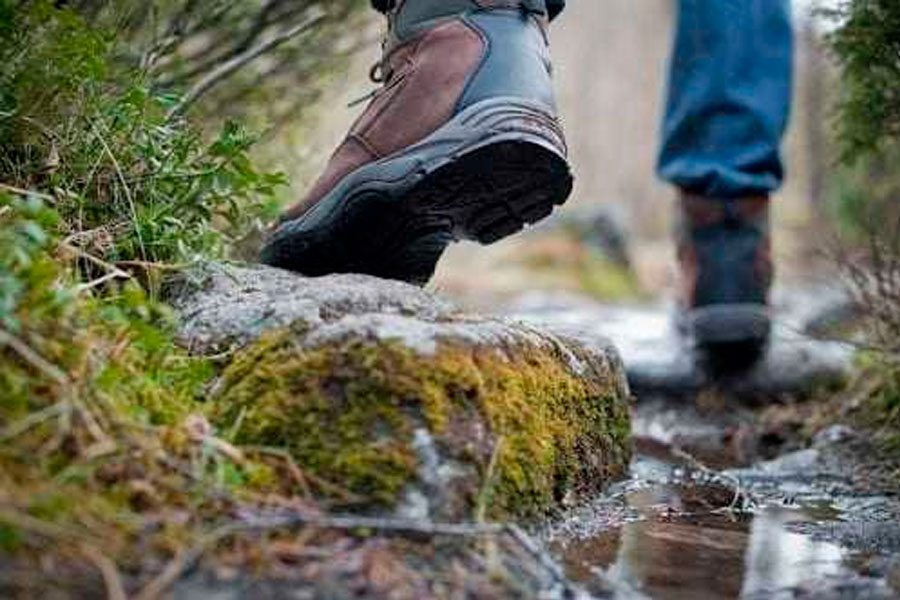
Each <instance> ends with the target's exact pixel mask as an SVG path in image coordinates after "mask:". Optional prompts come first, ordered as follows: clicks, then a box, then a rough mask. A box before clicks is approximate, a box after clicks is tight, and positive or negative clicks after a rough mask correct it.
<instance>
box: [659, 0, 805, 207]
mask: <svg viewBox="0 0 900 600" xmlns="http://www.w3.org/2000/svg"><path fill="white" fill-rule="evenodd" d="M679 5H680V6H679V16H678V32H677V35H676V40H675V48H674V52H673V55H672V58H671V62H670V72H669V91H668V100H667V106H666V113H665V119H664V121H663V127H662V148H661V150H660V154H659V166H658V168H659V174H660V175H661V176H662V177H663V178H664V179H666V180H668V181H670V182H672V183H673V184H675V185H677V186H679V187H681V188H684V189H686V190H688V191H691V192H694V193H697V194H701V195H704V196H709V197H716V198H734V197H741V196H758V195H766V194H769V193H770V192H772V191H774V190H776V189H777V188H778V187H779V186H780V185H781V182H782V180H783V178H784V168H783V165H782V161H781V152H780V146H781V139H782V137H783V135H784V131H785V128H786V126H787V121H788V115H789V112H790V104H791V91H792V75H793V69H792V67H793V64H792V63H793V34H792V29H791V8H790V0H680V2H679Z"/></svg>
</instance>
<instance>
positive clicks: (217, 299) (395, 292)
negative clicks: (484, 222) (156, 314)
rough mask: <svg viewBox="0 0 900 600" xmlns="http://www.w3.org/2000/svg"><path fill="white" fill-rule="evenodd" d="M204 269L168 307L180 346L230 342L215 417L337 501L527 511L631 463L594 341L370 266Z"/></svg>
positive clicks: (545, 508) (425, 511) (595, 485)
mask: <svg viewBox="0 0 900 600" xmlns="http://www.w3.org/2000/svg"><path fill="white" fill-rule="evenodd" d="M205 277H206V279H205V280H204V281H203V283H202V284H201V285H198V286H194V287H193V288H192V290H193V291H189V292H188V293H187V294H186V295H183V296H182V297H181V298H179V299H177V301H176V305H177V306H178V307H179V310H180V311H181V313H182V316H183V318H184V323H185V328H184V332H185V333H186V335H185V340H184V341H185V343H187V344H188V345H191V346H193V347H202V348H205V349H207V350H209V351H211V350H212V349H218V350H221V348H222V346H223V344H227V343H237V344H239V350H238V351H237V352H236V353H235V355H234V357H233V359H232V360H231V362H230V364H229V366H228V367H227V368H226V369H225V371H224V373H223V375H222V377H221V379H220V381H219V384H218V385H217V386H216V388H215V390H214V391H213V394H212V397H211V400H210V403H209V404H210V416H211V418H212V420H213V421H214V422H215V423H216V425H217V426H218V428H219V430H220V431H221V432H228V435H229V436H230V437H229V440H230V441H232V442H233V443H236V444H238V445H239V446H266V447H275V448H279V449H283V450H287V451H288V452H289V453H290V455H291V456H292V457H293V459H294V460H295V462H296V463H297V465H298V467H299V468H300V470H301V471H303V472H305V473H307V474H308V475H309V476H311V477H312V478H314V479H315V480H316V481H324V482H327V483H328V485H327V486H325V487H324V488H322V489H324V490H325V491H326V495H330V496H332V497H331V498H330V499H331V500H333V501H334V502H337V503H345V504H352V505H354V506H353V507H354V508H356V509H360V510H367V511H369V510H375V511H393V512H395V513H397V514H401V515H404V516H408V517H418V518H424V517H430V518H441V519H470V518H474V517H481V516H484V517H489V518H494V519H505V518H510V517H535V516H540V515H544V514H547V513H548V512H549V511H552V510H553V509H554V508H557V507H560V506H562V505H564V504H566V503H569V502H575V501H577V500H579V499H581V498H586V497H589V496H591V495H594V494H596V493H598V492H600V491H601V490H602V489H603V488H604V486H605V485H607V484H608V483H609V482H611V481H612V480H614V479H616V478H617V477H619V476H621V475H622V474H623V473H624V471H625V469H626V467H627V464H628V461H629V458H630V447H629V440H628V436H629V419H628V406H627V403H628V397H629V394H628V389H627V384H626V383H625V381H624V377H623V374H622V368H621V365H620V363H619V361H618V358H617V356H616V354H615V352H614V351H613V350H612V349H611V348H609V347H608V346H604V347H602V348H593V349H590V350H589V349H586V348H585V347H583V346H580V345H578V344H577V343H574V342H571V341H568V340H566V339H563V338H559V337H555V336H552V335H549V334H546V333H543V332H540V331H538V330H535V329H534V328H531V327H527V326H524V325H521V324H518V323H515V322H511V321H504V320H498V319H489V318H483V317H477V316H472V315H462V314H459V313H457V312H456V311H455V309H453V308H452V306H450V305H449V304H447V303H446V302H444V301H442V300H439V299H437V298H435V297H434V296H432V295H431V294H428V293H427V292H424V291H422V290H419V289H418V288H414V287H410V286H406V285H404V284H398V283H394V282H384V281H381V280H377V279H373V278H367V277H361V276H333V277H328V278H322V279H317V280H311V279H304V278H301V277H297V276H294V275H291V274H286V273H283V272H281V271H276V270H273V269H267V268H263V267H254V268H248V267H238V266H217V267H215V268H213V269H212V270H211V271H207V273H206V276H205ZM285 278H289V279H287V280H286V279H285ZM286 281H289V282H290V283H289V284H285V282H286ZM286 285H288V286H289V289H290V293H291V294H292V296H291V297H290V298H289V299H285V298H282V297H281V295H282V294H284V293H286V292H285V289H286V287H285V286H286ZM242 290H243V292H242ZM248 297H249V298H252V299H253V301H252V302H248V301H247V300H248ZM223 299H229V301H228V302H224V301H223ZM260 303H262V304H265V305H267V306H268V313H267V314H268V316H267V322H268V323H269V324H270V325H268V326H266V325H263V326H260V325H259V320H260V314H262V313H260V306H259V305H260ZM326 303H327V305H328V306H327V307H325V304H326ZM317 306H318V310H316V309H315V308H316V307H317ZM298 309H302V310H298ZM323 314H327V315H328V317H327V318H323V317H322V315H323ZM217 319H223V320H222V321H221V324H220V325H219V326H216V321H217ZM245 328H249V329H250V330H251V332H247V331H245V330H244V329H245ZM198 332H199V335H200V336H201V337H202V341H197V338H192V337H191V336H192V335H198ZM251 339H252V341H246V340H251ZM329 490H331V491H330V492H329Z"/></svg>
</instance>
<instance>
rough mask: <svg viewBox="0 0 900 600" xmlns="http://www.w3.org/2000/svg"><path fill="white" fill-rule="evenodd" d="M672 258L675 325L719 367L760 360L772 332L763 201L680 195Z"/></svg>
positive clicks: (766, 202) (769, 263)
mask: <svg viewBox="0 0 900 600" xmlns="http://www.w3.org/2000/svg"><path fill="white" fill-rule="evenodd" d="M678 261H679V264H680V268H681V290H680V291H681V294H680V304H681V311H680V314H681V317H682V318H681V323H680V324H681V325H682V329H683V330H685V331H686V333H688V334H689V335H691V336H692V337H693V339H694V340H695V342H696V344H697V347H698V348H699V349H701V350H702V351H705V352H706V353H707V355H708V358H710V359H711V360H712V361H715V362H716V363H718V364H720V365H723V366H726V367H727V366H734V367H741V366H747V365H748V364H749V363H752V362H753V361H755V359H757V358H759V356H761V354H762V352H763V350H764V349H765V346H766V343H767V342H768V338H769V332H770V329H771V326H770V316H769V291H770V289H771V286H772V279H773V267H772V256H771V239H770V237H769V200H768V198H765V197H759V198H743V199H734V200H722V199H711V198H704V197H701V196H696V195H691V194H688V193H683V194H682V196H681V219H680V227H679V239H678Z"/></svg>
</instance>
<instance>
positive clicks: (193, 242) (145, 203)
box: [0, 0, 285, 262]
mask: <svg viewBox="0 0 900 600" xmlns="http://www.w3.org/2000/svg"><path fill="white" fill-rule="evenodd" d="M3 2H4V3H5V4H4V8H5V10H4V13H5V14H6V16H7V19H9V20H10V21H11V24H12V29H13V30H14V31H15V32H16V33H15V34H14V35H13V36H11V37H10V38H8V39H4V40H3V41H2V42H0V60H2V63H0V90H2V92H0V181H2V182H3V183H6V184H8V185H13V186H16V187H19V188H26V189H40V190H42V191H45V192H46V193H48V194H49V195H50V196H52V197H54V198H55V199H56V203H57V209H58V212H59V214H60V215H61V217H62V224H61V227H62V232H63V233H64V234H65V236H66V240H67V243H69V244H73V245H77V246H79V247H80V248H83V249H84V250H86V251H87V252H89V253H91V255H92V256H94V257H96V258H102V259H104V260H110V261H149V262H184V261H189V260H194V259H196V258H198V257H199V256H207V257H208V256H221V255H222V254H223V253H224V251H225V248H226V246H227V244H228V243H229V242H232V241H234V240H235V239H237V238H239V237H241V236H242V235H243V234H245V233H246V232H247V231H248V230H249V229H250V228H252V227H254V226H255V227H257V228H258V227H259V225H258V223H257V222H256V221H257V220H259V219H262V218H263V217H267V216H271V215H272V213H273V211H274V208H275V202H274V193H275V190H276V188H277V187H278V186H280V185H282V184H284V183H285V181H284V178H283V176H281V175H278V174H268V173H261V172H259V171H258V170H256V169H255V168H254V166H253V165H252V163H251V161H250V159H249V155H248V152H249V150H250V148H251V146H252V144H253V143H254V141H255V139H254V137H253V136H251V135H249V134H248V133H247V132H246V131H245V130H244V129H243V128H242V127H240V126H239V125H237V124H234V123H226V125H225V126H224V127H223V128H222V131H221V132H220V133H219V135H218V136H216V137H215V139H213V140H212V141H211V142H209V143H207V142H205V141H204V140H203V138H202V136H201V135H200V133H199V132H198V131H197V130H196V129H195V128H194V127H192V126H191V125H190V124H189V123H187V122H186V121H184V120H181V119H175V118H170V117H169V116H168V115H167V108H168V107H169V106H170V105H171V103H172V102H173V98H172V97H170V96H166V95H162V94H159V93H154V92H152V91H151V90H150V89H149V88H148V82H147V81H145V78H144V76H143V74H141V73H140V72H138V71H134V70H125V69H121V68H119V66H118V65H117V63H116V62H115V61H114V60H113V55H114V54H115V52H116V49H117V46H116V44H115V43H114V41H115V40H114V36H113V33H110V32H105V31H96V30H94V29H92V28H90V27H89V26H88V25H87V24H86V23H85V21H84V20H83V19H82V18H81V17H80V16H78V15H77V14H75V13H73V12H70V11H67V10H60V9H56V8H53V6H52V5H51V4H49V3H48V2H43V1H41V2H36V3H33V4H29V5H25V6H19V7H18V8H12V9H11V8H10V0H3Z"/></svg>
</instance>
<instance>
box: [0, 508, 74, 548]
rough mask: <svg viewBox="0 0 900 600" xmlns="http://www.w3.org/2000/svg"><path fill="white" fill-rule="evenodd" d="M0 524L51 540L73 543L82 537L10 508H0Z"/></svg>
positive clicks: (69, 530) (64, 528) (67, 529)
mask: <svg viewBox="0 0 900 600" xmlns="http://www.w3.org/2000/svg"><path fill="white" fill-rule="evenodd" d="M0 522H3V523H6V524H8V525H11V526H13V527H17V528H20V529H23V530H25V531H30V532H31V533H34V534H37V535H39V536H41V537H45V538H48V539H51V540H68V541H74V540H78V539H79V538H81V537H83V536H82V534H80V533H78V532H76V531H73V530H71V529H69V528H67V527H62V526H60V525H56V524H54V523H48V522H47V521H42V520H41V519H38V518H36V517H32V516H31V515H29V514H27V513H23V512H21V511H18V510H15V509H12V508H4V507H2V506H0Z"/></svg>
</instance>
